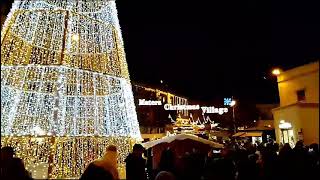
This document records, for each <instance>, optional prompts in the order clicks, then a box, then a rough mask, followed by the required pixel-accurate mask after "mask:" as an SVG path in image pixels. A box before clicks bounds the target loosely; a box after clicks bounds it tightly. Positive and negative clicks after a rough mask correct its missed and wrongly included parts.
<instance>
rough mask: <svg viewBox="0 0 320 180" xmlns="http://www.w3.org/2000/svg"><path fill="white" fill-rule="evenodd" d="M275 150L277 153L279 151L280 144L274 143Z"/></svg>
mask: <svg viewBox="0 0 320 180" xmlns="http://www.w3.org/2000/svg"><path fill="white" fill-rule="evenodd" d="M273 150H274V151H275V152H277V151H279V144H278V143H274V144H273Z"/></svg>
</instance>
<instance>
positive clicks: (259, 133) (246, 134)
mask: <svg viewBox="0 0 320 180" xmlns="http://www.w3.org/2000/svg"><path fill="white" fill-rule="evenodd" d="M260 136H262V132H245V133H244V134H242V135H240V136H239V137H260Z"/></svg>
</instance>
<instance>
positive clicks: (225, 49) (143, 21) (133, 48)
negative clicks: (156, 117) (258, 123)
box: [1, 0, 320, 103]
mask: <svg viewBox="0 0 320 180" xmlns="http://www.w3.org/2000/svg"><path fill="white" fill-rule="evenodd" d="M11 2H12V0H1V6H10V7H11ZM312 2H316V1H312ZM319 5H320V4H316V3H313V4H312V3H311V2H309V1H308V2H307V1H299V2H294V1H284V0H281V1H279V0H273V1H271V2H270V1H261V0H247V1H246V0H242V1H230V0H223V1H213V2H212V1H210V0H199V1H187V0H184V1H181V0H171V1H163V0H161V1H160V0H117V8H118V13H119V19H120V25H121V27H122V33H123V38H124V41H125V51H126V55H127V61H128V66H129V71H130V75H131V80H132V81H133V82H138V83H144V84H150V85H156V86H159V87H163V88H166V89H169V90H171V91H173V92H175V93H177V94H179V95H182V96H186V97H189V98H190V99H193V100H200V101H211V100H214V99H222V98H223V97H230V96H234V97H235V98H237V99H240V100H247V101H250V102H251V103H275V102H277V101H278V91H277V84H276V79H275V77H273V76H271V75H270V71H271V69H272V68H273V67H280V68H282V69H284V70H286V69H289V68H293V67H296V66H299V65H303V64H306V63H309V62H313V61H315V60H319V59H320V18H319V17H320V16H319V9H318V8H319V7H320V6H319ZM160 80H163V81H164V84H160Z"/></svg>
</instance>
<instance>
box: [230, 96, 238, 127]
mask: <svg viewBox="0 0 320 180" xmlns="http://www.w3.org/2000/svg"><path fill="white" fill-rule="evenodd" d="M235 105H236V101H235V100H232V101H231V103H230V107H232V119H233V128H234V133H237V127H236V117H235V114H234V106H235Z"/></svg>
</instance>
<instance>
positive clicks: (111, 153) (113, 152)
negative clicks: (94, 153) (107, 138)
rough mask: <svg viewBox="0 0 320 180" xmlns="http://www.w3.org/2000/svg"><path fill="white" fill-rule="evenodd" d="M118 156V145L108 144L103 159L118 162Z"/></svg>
mask: <svg viewBox="0 0 320 180" xmlns="http://www.w3.org/2000/svg"><path fill="white" fill-rule="evenodd" d="M117 158H118V152H117V147H116V146H114V145H109V146H107V148H106V152H105V155H104V157H103V159H105V160H107V161H110V162H112V163H115V164H116V163H117Z"/></svg>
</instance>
